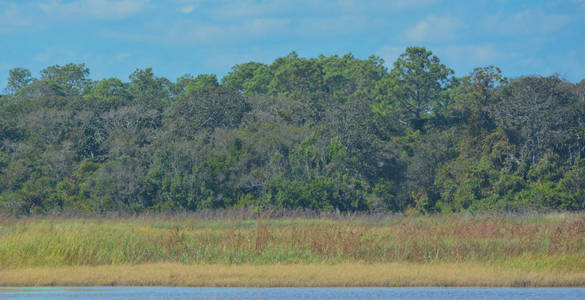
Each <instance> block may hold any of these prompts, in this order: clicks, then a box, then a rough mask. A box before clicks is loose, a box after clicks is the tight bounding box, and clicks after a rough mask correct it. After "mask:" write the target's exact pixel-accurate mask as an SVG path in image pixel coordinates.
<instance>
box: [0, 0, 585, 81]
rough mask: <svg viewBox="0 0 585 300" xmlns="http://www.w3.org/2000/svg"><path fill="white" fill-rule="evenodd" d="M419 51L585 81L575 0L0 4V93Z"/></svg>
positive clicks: (583, 39)
mask: <svg viewBox="0 0 585 300" xmlns="http://www.w3.org/2000/svg"><path fill="white" fill-rule="evenodd" d="M414 45H416V46H425V47H427V48H428V49H430V50H432V51H433V52H434V53H435V54H436V55H437V56H438V57H439V58H440V59H441V61H442V62H443V63H445V64H446V65H448V66H449V67H451V68H453V69H454V70H455V72H456V75H458V76H463V75H466V74H468V73H469V72H470V71H471V70H472V69H473V68H474V67H477V66H485V65H497V66H500V67H501V68H502V70H503V72H504V74H505V75H507V76H511V77H514V76H518V75H530V74H541V75H550V74H553V73H559V74H560V75H561V76H563V77H565V78H567V79H569V80H571V81H573V82H578V81H580V80H581V79H583V78H585V0H562V1H560V0H559V1H555V0H551V1H538V0H530V1H511V0H510V1H500V0H490V1H488V0H486V1H481V0H480V1H441V0H397V1H390V0H371V1H367V0H338V1H327V0H312V1H310V0H308V1H297V0H279V1H254V0H234V1H221V0H214V1H210V0H169V1H155V0H79V1H66V0H30V1H28V0H27V1H17V0H0V90H2V88H3V87H4V86H5V85H6V81H7V78H8V70H9V69H11V68H15V67H23V68H27V69H29V70H31V72H32V73H33V75H34V76H38V74H39V71H40V70H41V69H43V68H45V67H47V66H50V65H55V64H60V65H63V64H66V63H69V62H74V63H86V65H87V66H88V67H89V68H90V70H91V77H92V78H94V79H100V78H104V77H118V78H122V79H123V80H127V79H128V75H129V74H130V73H132V72H133V71H134V70H135V69H137V68H146V67H152V68H153V69H154V72H155V74H157V75H158V76H165V77H167V78H169V79H171V80H175V79H176V78H177V77H179V76H181V75H183V74H185V73H189V74H194V75H197V74H208V73H213V74H217V75H219V76H220V77H221V76H223V75H225V74H226V73H228V72H229V71H230V69H231V67H232V66H233V65H235V64H237V63H243V62H248V61H259V62H265V63H270V62H272V60H274V59H275V58H277V57H280V56H285V55H287V54H288V53H290V52H291V51H296V52H297V53H299V55H301V56H305V57H314V56H318V55H320V54H324V55H331V54H345V53H348V52H351V53H353V54H354V55H355V56H357V57H359V58H367V57H368V56H369V55H371V54H375V55H378V56H380V57H382V58H383V59H384V60H385V61H386V64H387V66H391V65H392V63H393V61H394V60H395V59H396V58H397V57H398V56H399V55H400V53H402V52H403V51H404V49H405V47H407V46H414Z"/></svg>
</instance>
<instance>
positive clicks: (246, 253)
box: [0, 214, 585, 286]
mask: <svg viewBox="0 0 585 300" xmlns="http://www.w3.org/2000/svg"><path fill="white" fill-rule="evenodd" d="M153 265H162V266H173V267H172V268H179V267H178V266H180V267H181V268H185V269H184V270H191V271H194V270H206V269H208V270H210V272H211V270H213V269H214V267H210V265H212V266H213V265H215V266H221V268H228V269H229V268H230V267H229V266H234V268H235V267H236V266H240V267H241V268H239V269H237V270H248V269H250V270H251V271H250V272H252V270H255V268H258V270H264V269H265V268H267V267H268V266H272V267H274V270H276V269H278V268H288V270H289V271H286V272H285V273H290V272H293V270H297V269H298V268H302V267H303V266H305V267H306V268H311V266H316V267H315V268H317V266H318V267H319V268H325V266H326V267H327V268H336V267H335V266H343V265H346V266H347V265H351V266H352V268H358V267H359V268H365V269H367V268H374V269H375V268H380V269H379V270H380V272H382V271H381V270H386V269H384V267H383V266H386V267H388V266H392V268H394V269H392V270H390V269H388V270H386V271H385V272H390V273H388V274H386V275H384V276H386V277H383V278H387V279H388V280H391V281H383V282H382V281H381V280H383V279H382V278H379V279H377V278H376V277H375V276H373V275H372V276H369V277H368V276H366V277H363V278H364V279H363V280H364V281H363V282H364V283H359V282H360V281H355V280H357V279H355V278H353V277H351V276H354V275H351V274H353V272H354V271H355V272H358V271H356V270H353V269H351V271H347V272H349V273H351V274H349V275H347V276H349V277H347V278H349V279H347V281H343V280H342V281H339V282H337V281H334V280H333V279H332V280H333V281H331V285H346V284H349V283H350V282H354V283H355V285H368V284H366V283H365V282H370V283H372V285H416V284H414V283H418V284H421V285H428V284H427V283H428V282H431V281H432V280H435V283H436V284H434V285H452V284H450V283H449V282H451V281H449V280H447V281H437V280H439V278H441V277H438V275H439V274H443V275H445V274H446V273H448V270H449V269H457V270H459V271H457V272H460V273H458V274H460V275H461V278H459V277H456V278H455V277H453V278H452V282H454V284H453V285H456V284H455V283H457V284H459V283H462V284H464V283H465V282H467V283H469V284H467V283H465V284H464V285H484V284H480V281H481V280H480V278H479V277H478V278H476V279H477V280H478V281H477V282H475V283H473V284H472V283H471V282H472V281H469V280H471V278H475V277H474V276H475V275H473V273H475V272H476V271H477V270H474V271H469V270H470V268H482V272H484V273H485V274H487V275H486V277H481V278H483V279H485V280H486V281H485V285H499V286H508V285H514V286H518V285H520V284H519V282H526V284H527V285H530V286H532V285H546V286H556V285H570V286H574V285H583V284H582V283H583V282H585V281H583V280H582V276H584V275H583V274H584V271H585V215H583V214H555V215H550V214H549V215H533V216H499V217H490V216H486V217H465V216H430V217H428V216H427V217H391V218H381V217H356V218H346V219H341V220H330V219H310V218H301V219H299V218H281V219H267V218H259V219H256V220H239V219H215V220H198V219H195V218H190V217H189V216H183V217H174V218H170V217H165V218H163V217H160V218H157V217H141V218H118V219H116V218H105V219H99V218H94V219H82V218H77V219H51V218H40V219H36V218H28V219H27V218H25V219H4V220H2V221H0V270H4V271H3V273H2V275H0V276H4V277H0V278H1V279H0V284H3V285H9V284H8V283H10V282H13V283H14V284H16V283H18V282H21V283H23V282H31V281H30V280H32V278H36V277H34V276H36V275H34V273H35V272H41V271H38V270H43V271H42V272H45V273H46V272H49V273H50V272H53V273H50V274H53V275H51V276H53V277H51V276H48V275H47V276H48V277H47V278H56V279H59V278H60V277H59V276H60V275H59V276H57V275H55V274H61V273H58V272H65V273H67V272H68V271H67V270H70V271H71V270H76V271H75V272H74V273H76V272H78V271H77V270H91V268H89V269H84V268H85V266H88V267H89V266H99V267H98V268H97V269H94V270H109V271H107V272H115V271H114V270H117V271H116V272H118V271H119V272H122V271H123V270H126V271H127V272H130V273H131V275H129V276H130V277H128V278H126V279H124V280H122V279H120V280H122V281H120V282H124V283H127V284H129V283H132V282H133V281H132V280H134V279H132V278H133V277H132V276H134V275H132V274H134V273H132V272H135V271H132V270H137V268H138V269H140V268H149V267H148V266H151V267H152V266H153ZM267 265H268V266H267ZM287 265H289V266H287ZM70 266H72V267H75V268H73V269H71V268H69V267H70ZM107 266H111V268H110V269H108V268H107ZM39 268H40V269H39ZM153 268H154V267H153ZM169 268H171V267H169ZM172 268H171V269H172ZM218 268H219V267H218ZM327 268H326V269H327ZM396 268H403V270H404V272H402V271H401V272H402V273H396V271H395V270H398V269H396ZM411 268H415V269H412V270H419V271H416V272H414V271H412V270H411V271H409V270H410V269H411ZM416 268H418V269H416ZM269 269H270V268H269ZM365 269H364V270H365ZM374 269H372V270H374ZM27 270H28V271H27ZM34 270H37V271H34ZM51 270H53V271H51ZM58 270H61V271H58ZM234 270H236V269H234ZM327 270H329V269H327ZM331 270H333V269H331ZM376 270H378V269H376ZM401 270H402V269H401ZM490 270H491V271H490ZM264 271H266V270H264ZM264 271H262V272H264ZM468 271H469V274H467V273H466V272H468ZM27 272H29V273H27ZM55 272H57V273H55ZM88 272H89V271H88ZM91 272H92V273H93V272H97V271H91ZM104 272H106V271H104ZM107 272H106V273H107ZM168 272H171V271H170V270H169V271H168ZM185 272H187V271H185ZM238 272H239V271H238ZM266 272H268V271H266ZM335 272H337V271H335ZM347 272H346V273H347ZM364 272H365V273H367V272H366V271H364ZM413 272H414V273H413ZM417 272H419V273H417ZM420 272H422V273H420ZM425 272H427V273H425ZM433 272H437V273H436V274H435V273H433ZM65 273H63V274H65ZM293 273H294V272H293ZM293 273H290V274H293ZM18 274H21V275H22V276H23V277H18V276H20V275H18ZM25 274H28V275H25ZM47 274H48V273H47ZM96 274H97V273H96ZM108 274H109V273H108ZM136 274H138V273H136ZM185 274H187V273H185ZM238 274H239V273H238ZM299 274H302V272H301V273H299ZM355 274H358V273H355ZM401 274H402V275H404V276H403V277H401V276H402V275H401ZM417 274H418V275H417ZM420 274H426V275H424V276H423V275H420ZM463 274H467V275H463ZM506 274H507V275H506ZM17 275H18V276H17ZM338 275H339V274H338ZM419 275H420V276H419ZM504 275H505V276H508V277H505V276H504ZM553 275H554V276H553ZM561 275H562V276H561ZM565 275H566V277H563V276H565ZM11 276H12V277H11ZM72 276H73V275H72ZM104 276H105V275H104ZM136 276H138V275H136ZM145 276H146V275H145ZM169 276H170V275H169ZM185 276H186V275H185ZM205 276H209V278H215V279H213V280H212V279H209V280H210V281H209V285H230V284H232V283H231V282H230V281H226V282H224V281H221V280H219V279H217V278H216V277H217V276H216V277H214V275H213V274H208V275H205ZM238 276H244V277H242V278H247V279H241V278H240V279H238V280H236V281H234V282H238V283H237V284H236V283H233V284H236V285H263V286H272V285H281V284H284V285H294V286H298V285H302V284H301V283H299V282H301V281H299V280H301V279H300V278H296V279H295V278H294V276H293V275H291V276H293V277H291V278H288V277H287V278H284V277H283V278H281V277H274V278H281V279H279V280H280V281H278V280H277V281H275V282H277V283H274V282H272V281H258V282H257V281H254V280H253V278H252V277H253V276H252V275H249V276H252V277H245V276H248V275H238ZM299 276H300V275H299ZM319 276H321V275H319ZM332 276H333V275H332ZM355 276H357V275H355ZM364 276H365V275H364ZM417 276H418V277H417ZM421 276H422V277H421ZM441 276H442V275H441ZM445 276H447V275H445ZM490 276H495V277H497V278H492V279H489V278H490ZM502 276H504V277H502ZM37 277H38V276H37ZM139 277H140V276H139ZM139 277H136V278H135V279H136V280H137V281H136V284H139V282H141V281H140V280H139V279H138V278H139ZM153 277H156V276H154V275H153ZM415 277H416V278H415ZM419 277H420V278H419ZM10 278H22V280H21V281H18V280H17V279H15V280H16V281H10ZM39 278H40V277H39ZM63 278H68V277H67V276H65V277H63ZM71 278H72V280H73V279H75V278H80V280H81V278H86V277H78V276H77V275H76V276H73V277H71ZM104 278H108V277H107V276H105V277H104ZM112 278H114V277H112ZM140 278H142V277H140ZM181 278H182V277H181ZM185 278H187V277H185ZM238 278H239V277H238ZM271 278H272V277H271ZM365 278H368V279H367V280H366V279H365ZM392 278H394V279H392ZM400 278H403V279H404V280H407V279H408V281H409V282H412V283H408V284H407V283H404V282H405V281H400V280H398V279H400ZM417 278H418V279H417ZM424 278H427V279H428V281H425V280H426V279H424ZM445 278H451V277H448V276H447V277H445ZM465 278H468V279H465ZM502 278H508V279H509V280H512V281H513V282H516V283H515V284H512V283H508V284H504V280H503V279H502ZM555 278H556V280H557V281H555ZM25 279H26V280H25ZM29 279H30V280H29ZM431 279H432V280H431ZM464 279H465V280H468V281H465V280H464ZM483 279H482V280H483ZM27 280H28V281H27ZM39 280H40V279H39ZM63 280H65V279H63ZM86 280H90V279H87V278H86ZM96 280H97V279H96ZM100 280H101V279H100ZM104 280H105V279H104ZM144 280H146V279H144ZM153 280H154V279H153ZM161 280H162V279H161ZM198 280H199V279H198ZM201 280H204V279H201ZM218 280H219V281H218ZM246 280H248V281H249V282H250V283H249V284H243V283H242V282H246ZM250 280H251V281H250ZM274 280H276V279H274ZM538 280H541V281H540V283H538ZM43 282H45V283H43V284H47V282H46V281H43ZM59 282H61V283H64V282H62V281H59ZM96 282H98V281H96ZM99 282H103V281H99ZM147 282H151V281H148V280H147ZM181 282H183V283H184V284H183V283H181ZM200 282H201V281H197V280H196V281H193V280H191V279H189V280H188V278H187V279H181V280H179V279H177V281H176V283H175V284H177V285H197V284H198V283H200ZM259 282H262V283H259ZM288 282H293V283H288ZM315 282H317V281H315ZM318 282H319V283H321V284H326V285H329V283H328V282H329V281H326V280H324V279H320V280H319V281H318ZM396 282H401V283H404V284H397V283H396ZM560 282H563V284H560ZM86 283H91V281H89V282H86ZM285 283H286V284H285ZM358 283H359V284H358ZM374 283H375V284H374ZM39 284H41V283H40V281H39ZM102 284H105V283H102ZM167 284H172V283H170V281H169V282H167ZM315 285H319V284H318V283H315Z"/></svg>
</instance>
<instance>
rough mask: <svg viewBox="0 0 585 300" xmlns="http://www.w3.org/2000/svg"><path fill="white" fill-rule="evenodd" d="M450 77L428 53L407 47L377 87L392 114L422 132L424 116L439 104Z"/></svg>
mask: <svg viewBox="0 0 585 300" xmlns="http://www.w3.org/2000/svg"><path fill="white" fill-rule="evenodd" d="M453 73H454V72H453V70H451V69H449V68H448V67H447V66H445V65H444V64H441V61H440V60H439V58H438V57H437V56H435V55H433V53H432V52H431V51H429V50H427V49H425V48H423V47H408V48H406V51H405V52H404V53H403V54H401V55H400V57H399V58H398V59H397V60H396V62H394V67H393V68H392V70H391V71H390V73H389V74H387V75H385V76H384V78H382V79H381V80H380V82H379V83H378V87H379V88H380V90H381V91H382V94H383V102H385V104H386V105H387V106H389V108H390V109H391V110H394V111H399V112H400V115H402V116H404V117H405V118H407V119H408V120H409V121H410V123H411V124H412V126H413V128H415V129H421V128H422V126H423V124H424V120H425V119H426V118H427V116H428V115H430V114H431V113H433V111H434V110H435V109H437V108H438V107H439V106H440V105H441V104H442V103H441V101H442V100H443V99H442V93H443V91H444V90H445V87H446V85H447V84H448V83H449V82H450V80H451V75H452V74H453ZM403 121H404V120H403Z"/></svg>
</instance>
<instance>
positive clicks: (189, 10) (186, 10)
mask: <svg viewBox="0 0 585 300" xmlns="http://www.w3.org/2000/svg"><path fill="white" fill-rule="evenodd" d="M193 10H195V5H193V4H191V5H187V6H183V7H181V9H180V11H181V12H182V13H184V14H189V13H192V12H193Z"/></svg>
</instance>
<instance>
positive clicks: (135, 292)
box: [0, 287, 585, 300]
mask: <svg viewBox="0 0 585 300" xmlns="http://www.w3.org/2000/svg"><path fill="white" fill-rule="evenodd" d="M103 298H107V299H240V300H243V299H279V300H280V299H282V300H285V299H554V298H557V299H563V300H569V299H585V289H573V288H555V289H550V288H546V289H544V288H537V289H532V288H531V289H523V288H522V289H521V288H183V287H30V288H28V287H27V288H21V287H14V288H7V287H0V299H103Z"/></svg>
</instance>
